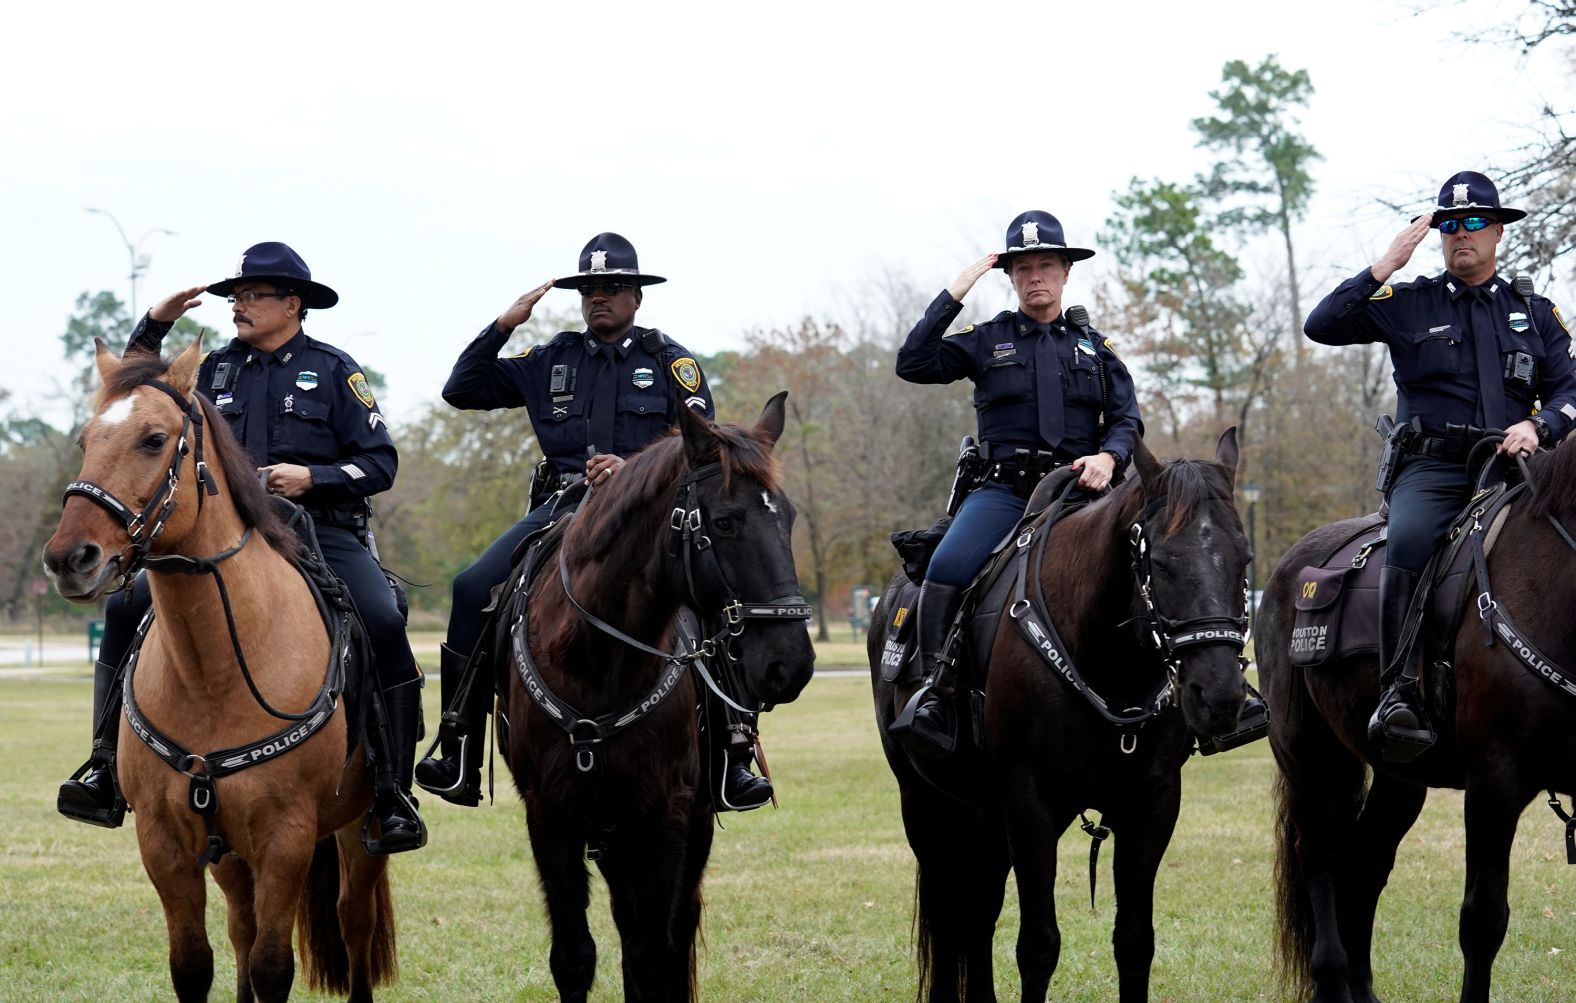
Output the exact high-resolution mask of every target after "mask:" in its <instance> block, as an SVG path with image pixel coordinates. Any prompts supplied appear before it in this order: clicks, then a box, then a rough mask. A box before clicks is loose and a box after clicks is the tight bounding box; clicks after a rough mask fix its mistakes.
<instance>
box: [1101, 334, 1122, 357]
mask: <svg viewBox="0 0 1576 1003" xmlns="http://www.w3.org/2000/svg"><path fill="white" fill-rule="evenodd" d="M1100 345H1101V347H1103V348H1104V349H1105V350H1106V351H1107V352H1110V353H1111V354H1112V355H1115V356H1116V357H1117V358H1118V359H1120V358H1121V356H1120V355H1117V354H1116V346H1115V345H1113V344H1111V339H1110V338H1106V339H1105V340H1104V341H1102V342H1100Z"/></svg>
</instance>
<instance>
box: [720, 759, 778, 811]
mask: <svg viewBox="0 0 1576 1003" xmlns="http://www.w3.org/2000/svg"><path fill="white" fill-rule="evenodd" d="M735 769H736V768H735V767H734V766H732V765H728V766H724V767H723V771H722V783H720V784H718V785H717V786H718V791H717V801H718V803H720V804H721V805H722V807H723V808H724V809H726V810H728V811H754V810H755V809H757V808H764V807H765V806H766V805H769V804H771V803H772V782H771V781H770V780H767V779H766V778H765V777H758V776H756V775H755V774H754V773H752V772H750V769H749V767H747V766H744V765H742V764H741V765H739V766H738V767H737V770H738V771H742V772H743V773H744V775H745V776H747V777H749V779H750V782H749V783H748V784H741V785H740V786H741V787H743V788H746V789H747V790H748V791H751V792H753V793H750V794H748V795H747V796H745V797H741V798H737V799H730V798H729V797H728V774H729V773H733V772H735Z"/></svg>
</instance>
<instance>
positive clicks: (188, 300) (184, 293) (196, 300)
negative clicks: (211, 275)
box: [148, 286, 208, 324]
mask: <svg viewBox="0 0 1576 1003" xmlns="http://www.w3.org/2000/svg"><path fill="white" fill-rule="evenodd" d="M207 289H208V287H207V286H192V287H191V288H190V289H182V290H181V291H180V292H174V293H170V294H169V295H168V296H166V297H164V298H163V299H161V300H159V301H158V302H157V303H155V304H153V309H151V310H149V311H148V316H149V317H151V318H153V319H154V320H156V321H158V322H159V323H161V324H173V323H175V322H176V321H178V320H180V319H181V317H182V315H184V314H185V313H186V311H187V310H190V309H192V308H193V307H197V306H201V305H202V299H201V297H202V294H203V293H204V292H205V291H207Z"/></svg>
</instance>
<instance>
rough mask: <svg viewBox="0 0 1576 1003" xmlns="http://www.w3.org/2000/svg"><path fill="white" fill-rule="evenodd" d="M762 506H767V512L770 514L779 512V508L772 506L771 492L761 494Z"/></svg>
mask: <svg viewBox="0 0 1576 1003" xmlns="http://www.w3.org/2000/svg"><path fill="white" fill-rule="evenodd" d="M761 504H763V505H765V506H766V511H768V512H776V511H777V506H776V505H773V504H772V496H771V494H770V493H769V492H766V491H762V492H761Z"/></svg>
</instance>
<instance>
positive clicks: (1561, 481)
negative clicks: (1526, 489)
mask: <svg viewBox="0 0 1576 1003" xmlns="http://www.w3.org/2000/svg"><path fill="white" fill-rule="evenodd" d="M1569 441H1570V440H1568V439H1567V440H1565V441H1563V442H1561V443H1560V444H1559V445H1558V446H1555V447H1554V448H1553V449H1551V450H1549V451H1548V452H1546V453H1539V454H1537V455H1536V456H1534V457H1533V458H1532V459H1531V460H1529V461H1527V469H1528V470H1529V471H1530V472H1531V473H1532V480H1533V482H1534V483H1535V484H1537V486H1538V490H1537V493H1536V494H1534V495H1533V496H1532V505H1531V506H1530V508H1529V509H1528V511H1529V512H1530V513H1531V515H1532V516H1533V517H1534V518H1538V519H1541V518H1543V517H1544V516H1555V517H1558V516H1561V515H1565V514H1568V513H1570V512H1571V511H1572V510H1573V509H1576V446H1572V445H1568V443H1569Z"/></svg>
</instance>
